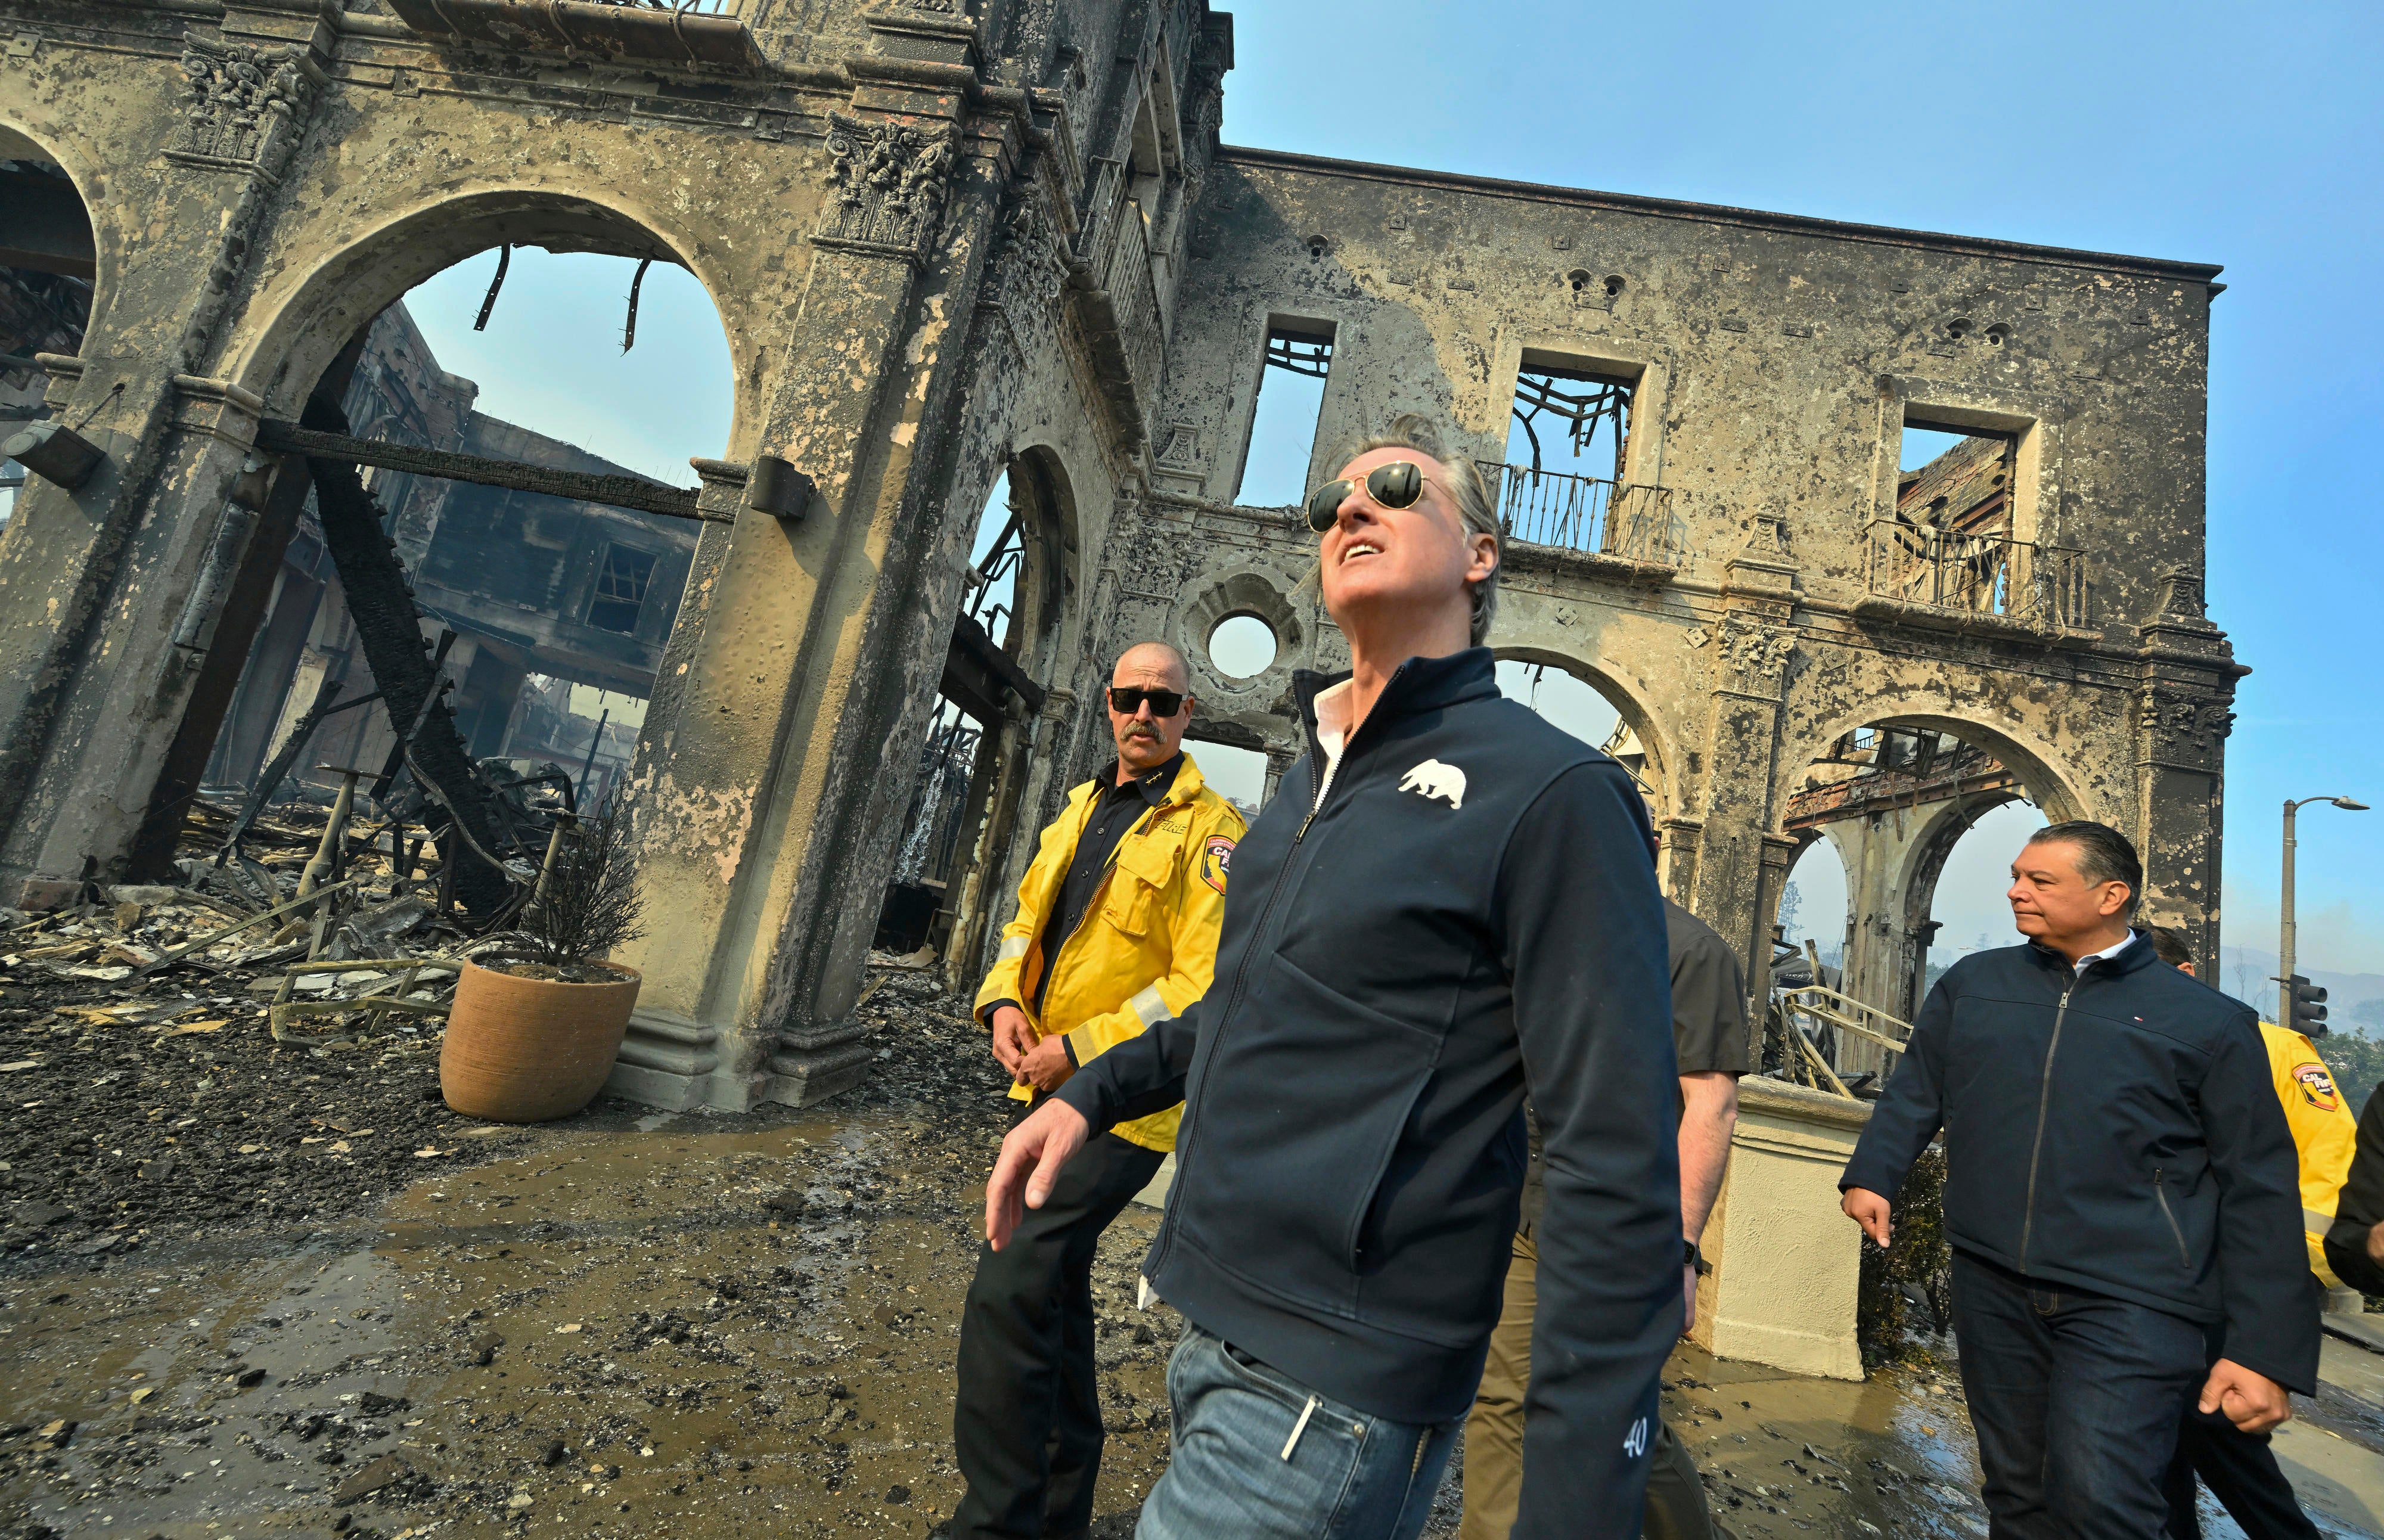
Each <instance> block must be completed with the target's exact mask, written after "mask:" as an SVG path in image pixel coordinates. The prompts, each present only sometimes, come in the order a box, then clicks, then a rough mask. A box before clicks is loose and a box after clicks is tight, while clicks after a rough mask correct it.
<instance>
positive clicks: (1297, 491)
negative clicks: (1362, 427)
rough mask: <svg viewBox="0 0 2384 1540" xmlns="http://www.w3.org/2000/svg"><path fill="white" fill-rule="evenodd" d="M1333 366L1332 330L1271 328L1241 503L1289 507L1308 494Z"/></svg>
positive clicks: (1245, 460)
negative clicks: (1319, 426) (1317, 438)
mask: <svg viewBox="0 0 2384 1540" xmlns="http://www.w3.org/2000/svg"><path fill="white" fill-rule="evenodd" d="M1332 368H1333V332H1332V330H1331V329H1329V328H1326V329H1317V328H1313V327H1303V326H1294V325H1285V324H1284V323H1282V322H1277V323H1276V324H1275V325H1274V326H1273V327H1272V328H1270V329H1268V331H1267V340H1266V363H1265V366H1264V367H1262V368H1260V370H1259V395H1258V401H1257V402H1256V404H1253V406H1252V407H1251V410H1250V446H1249V452H1248V454H1246V455H1245V456H1243V460H1242V484H1241V488H1240V490H1239V491H1236V492H1235V495H1234V500H1235V502H1237V503H1247V504H1248V505H1250V506H1253V507H1261V508H1266V507H1289V506H1291V505H1293V504H1296V503H1298V502H1299V501H1300V500H1301V499H1303V498H1305V497H1306V496H1307V495H1308V473H1309V465H1310V462H1311V461H1312V460H1314V459H1315V457H1316V426H1317V420H1318V418H1320V417H1321V416H1323V412H1324V380H1325V376H1326V375H1328V374H1329V373H1331V372H1332Z"/></svg>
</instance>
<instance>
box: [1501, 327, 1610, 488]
mask: <svg viewBox="0 0 2384 1540" xmlns="http://www.w3.org/2000/svg"><path fill="white" fill-rule="evenodd" d="M1632 391H1633V381H1631V380H1628V379H1620V378H1618V377H1616V376H1613V375H1600V374H1593V373H1591V372H1590V371H1588V370H1586V369H1575V368H1568V367H1565V366H1561V365H1557V364H1549V363H1541V362H1534V361H1533V360H1532V359H1530V358H1529V357H1526V358H1525V360H1524V364H1523V368H1522V372H1521V373H1520V374H1518V375H1517V376H1516V377H1515V406H1514V423H1513V426H1512V427H1511V428H1509V429H1508V431H1507V463H1508V464H1509V465H1510V466H1521V467H1522V468H1525V469H1528V470H1533V471H1540V472H1550V471H1553V472H1558V473H1560V474H1563V475H1566V476H1586V477H1593V478H1597V479H1600V480H1606V481H1620V480H1621V479H1622V465H1623V454H1624V452H1625V450H1626V448H1627V447H1628V445H1629V442H1630V437H1631V395H1632Z"/></svg>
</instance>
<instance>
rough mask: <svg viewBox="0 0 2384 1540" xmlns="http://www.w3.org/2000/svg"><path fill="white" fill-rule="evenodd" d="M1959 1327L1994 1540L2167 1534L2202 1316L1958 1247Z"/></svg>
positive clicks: (2120, 1539)
mask: <svg viewBox="0 0 2384 1540" xmlns="http://www.w3.org/2000/svg"><path fill="white" fill-rule="evenodd" d="M1954 1331H1955V1335H1956V1337H1958V1338H1959V1340H1960V1343H1961V1352H1962V1393H1963V1395H1964V1396H1965V1397H1967V1398H1968V1401H1969V1404H1970V1422H1971V1423H1972V1425H1973V1426H1974V1427H1976V1428H1977V1430H1978V1434H1979V1464H1980V1468H1981V1469H1982V1471H1983V1472H1984V1474H1985V1477H1986V1481H1985V1493H1984V1496H1985V1497H1986V1501H1987V1512H1988V1514H1989V1516H1990V1518H1991V1520H1992V1524H1991V1528H1990V1534H1992V1535H1993V1540H2160V1536H2161V1533H2162V1529H2163V1526H2164V1525H2166V1524H2167V1521H2168V1517H2169V1512H2168V1501H2167V1496H2166V1494H2165V1492H2164V1490H2163V1485H2164V1478H2165V1476H2166V1474H2167V1470H2168V1465H2169V1459H2170V1457H2171V1456H2172V1455H2174V1454H2175V1453H2176V1451H2177V1432H2178V1422H2179V1413H2180V1412H2181V1411H2182V1410H2183V1409H2184V1407H2185V1404H2186V1397H2187V1396H2188V1395H2190V1394H2192V1393H2194V1392H2197V1391H2199V1390H2200V1389H2201V1386H2202V1382H2203V1381H2204V1379H2205V1378H2206V1377H2207V1376H2208V1372H2209V1370H2208V1364H2209V1360H2208V1358H2207V1357H2206V1355H2205V1348H2204V1340H2203V1329H2202V1327H2201V1326H2199V1325H2197V1324H2195V1323H2192V1322H2190V1321H2186V1320H2184V1319H2182V1318H2180V1317H2178V1316H2174V1315H2170V1314H2168V1313H2167V1312H2166V1311H2163V1310H2153V1309H2151V1308H2149V1307H2147V1306H2143V1305H2138V1304H2134V1303H2131V1302H2130V1301H2129V1300H2125V1299H2117V1298H2112V1297H2110V1296H2109V1295H2104V1294H2093V1293H2089V1292H2086V1291H2084V1290H2080V1289H2072V1288H2069V1287H2067V1286H2061V1285H2054V1284H2051V1283H2048V1282H2046V1281H2045V1280H2043V1279H2041V1278H2026V1277H2022V1276H2021V1275H2020V1274H2018V1273H2013V1272H2010V1271H2008V1270H2007V1269H2005V1268H2001V1267H1998V1266H1996V1265H1994V1264H1993V1263H1992V1262H1988V1261H1981V1260H1980V1259H1979V1258H1977V1257H1973V1256H1970V1255H1969V1254H1968V1253H1967V1252H1962V1251H1956V1252H1955V1253H1954Z"/></svg>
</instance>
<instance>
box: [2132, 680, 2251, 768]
mask: <svg viewBox="0 0 2384 1540" xmlns="http://www.w3.org/2000/svg"><path fill="white" fill-rule="evenodd" d="M2137 725H2138V727H2140V729H2141V730H2142V733H2143V736H2144V741H2145V743H2146V745H2147V747H2149V748H2150V749H2151V751H2152V757H2153V758H2154V759H2156V760H2160V761H2162V762H2163V763H2165V764H2184V765H2189V766H2192V767H2196V768H2215V767H2216V765H2217V764H2218V762H2219V758H2220V756H2221V755H2222V754H2223V753H2224V752H2225V749H2224V747H2223V746H2224V745H2225V743H2226V741H2227V739H2228V737H2229V735H2230V734H2232V733H2233V732H2234V730H2235V713H2234V711H2233V710H2232V709H2231V708H2230V707H2229V703H2228V702H2225V701H2222V700H2216V699H2212V698H2210V697H2207V696H2201V695H2192V696H2188V695H2172V694H2165V693H2161V692H2159V691H2156V690H2154V691H2147V692H2145V694H2144V695H2143V696H2142V698H2141V700H2140V701H2139V702H2138V703H2137Z"/></svg>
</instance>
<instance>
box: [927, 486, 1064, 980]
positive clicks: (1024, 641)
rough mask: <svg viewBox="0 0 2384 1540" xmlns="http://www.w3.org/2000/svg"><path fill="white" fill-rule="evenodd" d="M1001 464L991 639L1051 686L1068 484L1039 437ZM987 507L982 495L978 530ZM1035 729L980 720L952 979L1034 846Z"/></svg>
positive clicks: (1057, 648)
mask: <svg viewBox="0 0 2384 1540" xmlns="http://www.w3.org/2000/svg"><path fill="white" fill-rule="evenodd" d="M1004 470H1005V472H1006V474H1007V476H1008V486H1009V497H1008V507H1009V511H1010V514H1011V515H1012V516H1014V517H1015V518H1016V519H1017V522H1018V537H1019V553H1020V559H1019V565H1018V570H1017V573H1016V576H1015V578H1014V579H1013V583H1012V614H1011V617H1010V621H1009V624H1008V625H1007V626H1006V627H1004V634H1002V635H999V636H996V637H994V638H993V640H994V641H995V642H996V643H997V644H999V645H1000V646H1001V647H1002V648H1003V650H1004V651H1006V652H1009V653H1010V654H1011V655H1012V658H1014V659H1015V660H1016V661H1017V663H1018V664H1019V667H1020V668H1021V669H1022V670H1024V673H1025V674H1026V675H1027V677H1029V678H1031V679H1033V680H1034V681H1035V682H1036V683H1037V684H1038V685H1041V686H1042V687H1044V688H1045V689H1051V688H1053V687H1055V686H1059V685H1062V684H1064V683H1066V681H1064V680H1062V679H1060V678H1058V677H1056V676H1057V671H1058V669H1059V668H1060V666H1061V665H1062V660H1064V659H1065V658H1067V657H1069V656H1071V655H1072V654H1071V653H1070V652H1067V651H1065V650H1064V649H1063V646H1062V644H1063V642H1064V641H1065V640H1067V634H1068V631H1069V618H1070V617H1069V614H1068V611H1069V604H1068V596H1069V594H1070V593H1071V592H1072V591H1074V590H1075V589H1076V588H1077V586H1078V585H1077V584H1076V581H1075V576H1076V575H1075V570H1074V564H1075V561H1076V558H1077V554H1078V550H1079V542H1078V539H1077V530H1078V528H1080V526H1079V524H1078V522H1077V520H1078V510H1077V504H1076V497H1075V490H1074V482H1073V480H1072V478H1070V477H1069V475H1068V470H1067V466H1066V463H1065V461H1064V460H1063V459H1062V456H1061V454H1060V453H1059V451H1058V449H1057V448H1056V447H1055V446H1053V445H1051V444H1049V443H1046V442H1042V441H1033V442H1029V443H1027V444H1025V445H1024V446H1020V447H1017V448H1013V449H1012V450H1011V451H1010V452H1009V453H1008V455H1007V460H1006V464H1005V466H1004ZM991 512H992V507H991V504H990V503H988V504H987V508H986V511H985V513H984V514H981V515H979V521H978V526H977V528H979V529H982V528H984V525H985V521H986V517H987V515H990V514H991ZM974 543H975V541H974V539H972V540H971V542H970V545H971V546H972V547H973V546H974ZM965 551H966V548H964V550H963V558H962V559H963V560H966V554H965ZM1013 704H1014V702H1013ZM938 709H939V710H940V709H941V708H938ZM1041 729H1042V724H1041V723H1039V722H1037V721H1036V720H1035V719H1033V718H1029V717H1026V716H1024V715H1023V714H1018V715H1011V716H1006V717H1005V718H1004V719H1003V720H1001V721H999V722H988V723H984V724H981V736H980V737H979V739H978V743H977V751H976V756H975V764H974V765H973V766H972V767H971V768H970V771H969V789H968V798H967V801H966V804H965V812H964V813H963V820H964V823H963V826H964V827H969V828H972V829H974V831H975V833H974V836H973V838H971V839H970V840H969V842H968V844H967V847H966V857H965V859H966V862H967V865H966V868H965V869H964V870H959V871H956V872H955V873H954V874H953V876H954V878H955V879H956V885H957V888H958V891H957V892H950V889H948V893H949V895H950V896H949V897H948V899H947V900H946V901H947V903H948V905H949V908H950V930H949V932H948V933H947V935H946V936H945V938H944V942H943V952H944V956H945V962H946V967H947V969H948V972H949V975H950V978H951V979H952V981H953V983H954V987H960V985H961V983H962V980H963V977H964V975H966V974H967V972H968V970H969V969H970V968H972V967H975V966H979V965H981V964H982V962H983V961H984V958H985V954H986V953H987V950H988V949H989V948H990V946H991V938H992V936H993V934H994V932H995V930H996V928H997V927H998V925H1000V920H1001V918H1002V916H1003V915H1004V914H1005V913H1007V901H1008V898H1009V895H1010V893H1011V892H1012V890H1013V889H1014V888H1016V886H1017V884H1018V880H1019V878H1020V877H1021V876H1023V875H1024V871H1023V868H1024V862H1025V861H1026V860H1028V859H1031V857H1032V855H1033V853H1034V851H1035V849H1036V841H1035V840H1034V839H1033V838H1029V837H1028V836H1030V835H1031V830H1030V829H1028V828H1025V827H1022V826H1024V825H1026V824H1028V823H1030V822H1031V820H1032V818H1033V815H1034V814H1035V813H1036V812H1037V810H1038V808H1039V806H1040V803H1041V800H1042V799H1040V798H1039V797H1038V796H1037V788H1038V787H1039V786H1041V785H1042V783H1044V782H1046V781H1048V780H1049V778H1050V776H1051V774H1052V770H1053V766H1052V765H1051V764H1049V754H1048V752H1046V749H1047V745H1046V744H1045V743H1044V742H1043V739H1046V738H1047V737H1048V736H1049V735H1048V733H1046V732H1045V731H1043V730H1041Z"/></svg>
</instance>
